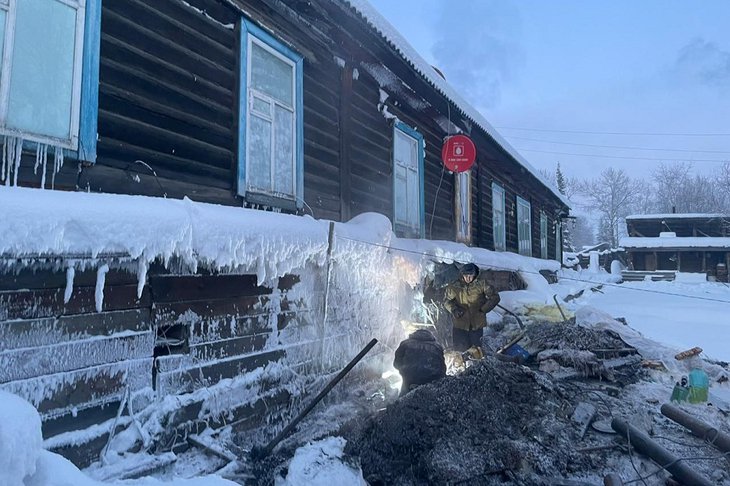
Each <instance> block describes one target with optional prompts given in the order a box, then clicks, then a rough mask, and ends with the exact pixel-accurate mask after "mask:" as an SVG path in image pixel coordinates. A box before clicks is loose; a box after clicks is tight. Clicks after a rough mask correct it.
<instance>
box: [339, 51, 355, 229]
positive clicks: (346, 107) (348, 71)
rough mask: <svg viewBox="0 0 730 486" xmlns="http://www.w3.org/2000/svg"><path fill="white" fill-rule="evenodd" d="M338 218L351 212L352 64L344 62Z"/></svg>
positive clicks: (341, 88) (347, 219)
mask: <svg viewBox="0 0 730 486" xmlns="http://www.w3.org/2000/svg"><path fill="white" fill-rule="evenodd" d="M338 114H339V121H340V123H339V134H340V219H341V220H342V221H349V220H350V218H351V214H352V208H351V200H352V177H351V174H352V164H351V161H350V146H351V145H352V137H351V136H350V134H351V132H352V121H351V120H352V64H351V63H349V62H348V63H346V64H345V66H344V67H343V68H342V70H341V83H340V106H339V113H338Z"/></svg>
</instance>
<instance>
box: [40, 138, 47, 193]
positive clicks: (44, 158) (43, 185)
mask: <svg viewBox="0 0 730 486" xmlns="http://www.w3.org/2000/svg"><path fill="white" fill-rule="evenodd" d="M47 161H48V145H44V146H43V149H42V150H41V166H42V167H43V174H42V175H41V189H45V188H46V168H47V165H48V164H47Z"/></svg>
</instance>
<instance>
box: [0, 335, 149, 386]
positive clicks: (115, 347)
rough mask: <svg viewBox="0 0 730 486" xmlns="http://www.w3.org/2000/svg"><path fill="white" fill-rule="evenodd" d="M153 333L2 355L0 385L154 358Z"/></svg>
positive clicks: (84, 341) (69, 343)
mask: <svg viewBox="0 0 730 486" xmlns="http://www.w3.org/2000/svg"><path fill="white" fill-rule="evenodd" d="M154 341H155V336H154V334H153V333H152V331H146V332H124V333H119V334H115V335H112V336H109V337H106V336H97V337H93V338H91V339H85V340H82V341H70V342H62V343H58V344H53V345H45V346H42V347H39V348H21V349H11V350H8V351H3V352H2V353H0V359H1V360H2V363H3V365H4V366H3V367H2V368H0V382H8V381H15V380H23V379H27V378H33V377H36V376H41V375H45V374H48V373H58V372H63V371H71V370H77V369H81V368H87V367H89V366H96V365H101V364H104V363H113V362H116V361H124V360H126V359H135V358H144V357H147V356H152V351H153V349H154Z"/></svg>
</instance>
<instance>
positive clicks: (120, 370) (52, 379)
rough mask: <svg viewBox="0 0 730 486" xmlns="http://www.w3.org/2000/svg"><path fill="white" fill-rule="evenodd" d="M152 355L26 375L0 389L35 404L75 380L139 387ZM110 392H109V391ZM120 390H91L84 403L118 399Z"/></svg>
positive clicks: (145, 382)
mask: <svg viewBox="0 0 730 486" xmlns="http://www.w3.org/2000/svg"><path fill="white" fill-rule="evenodd" d="M151 370H152V358H151V353H150V358H142V359H134V360H132V359H130V360H127V361H124V362H120V363H113V364H109V365H100V366H94V367H91V368H86V369H83V370H78V371H66V372H62V373H55V374H52V375H45V376H39V377H36V378H29V379H27V380H18V381H11V382H8V383H2V384H0V390H4V391H8V392H10V393H14V394H16V395H20V396H22V397H23V398H25V399H26V400H28V401H29V402H31V403H32V404H33V405H34V406H35V407H38V406H39V405H40V404H41V403H43V402H44V401H46V400H51V399H53V398H54V396H56V395H57V394H58V393H60V392H61V391H63V390H68V389H70V388H71V387H73V386H75V384H76V383H89V382H93V381H94V380H107V381H110V382H112V383H114V382H119V383H122V382H123V383H124V384H125V385H126V386H129V388H130V389H131V390H141V389H143V388H146V387H150V386H151V381H152V372H151ZM110 393H111V394H110ZM120 395H121V392H119V391H115V390H106V389H104V390H100V391H93V392H92V393H91V400H90V401H89V402H88V403H86V404H85V406H88V407H91V406H94V405H99V404H102V403H107V402H112V401H115V400H118V399H119V397H120ZM73 408H74V406H73V405H68V406H67V407H63V408H60V409H54V410H52V411H49V412H47V413H43V414H42V415H43V417H44V419H45V418H50V417H55V416H59V415H64V414H66V413H70V412H71V410H72V409H73Z"/></svg>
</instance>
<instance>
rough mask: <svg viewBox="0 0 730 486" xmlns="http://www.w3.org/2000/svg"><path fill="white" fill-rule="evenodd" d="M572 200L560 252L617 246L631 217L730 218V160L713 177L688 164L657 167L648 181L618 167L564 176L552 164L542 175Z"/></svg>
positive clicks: (558, 165) (679, 163) (624, 234)
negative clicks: (584, 175)
mask: <svg viewBox="0 0 730 486" xmlns="http://www.w3.org/2000/svg"><path fill="white" fill-rule="evenodd" d="M541 172H542V175H543V176H544V177H545V178H546V179H548V180H549V181H551V182H553V184H554V185H555V186H556V187H557V189H558V191H559V192H560V193H561V194H563V195H564V196H565V197H566V198H567V199H568V200H570V201H571V202H572V207H573V212H575V211H576V210H583V211H585V212H588V213H590V214H593V215H595V218H589V217H588V216H584V215H580V214H579V215H576V216H575V219H573V220H569V221H568V222H567V223H565V224H564V226H563V241H564V244H563V249H564V250H565V251H579V250H580V249H581V248H582V247H583V246H586V245H593V244H596V243H598V242H606V243H609V244H610V245H611V247H617V246H618V243H619V238H621V237H622V236H626V223H625V220H624V218H626V216H628V215H630V214H653V213H672V212H676V213H725V214H730V162H724V163H722V164H721V165H720V166H719V168H718V170H716V171H714V172H713V173H712V174H699V173H696V172H694V170H693V165H692V164H691V163H688V162H676V163H666V164H662V165H660V166H659V167H658V168H657V169H656V170H654V171H653V172H652V174H651V175H650V176H649V177H647V178H637V177H631V176H630V175H629V174H628V173H627V172H626V171H624V170H623V169H615V168H613V167H608V168H606V169H603V170H602V171H601V173H600V174H598V175H597V176H596V177H594V178H592V179H580V178H576V177H569V176H566V175H565V174H564V173H563V171H562V170H561V168H560V164H559V163H558V164H557V167H556V169H555V172H554V173H553V172H550V171H545V170H543V171H541Z"/></svg>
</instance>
